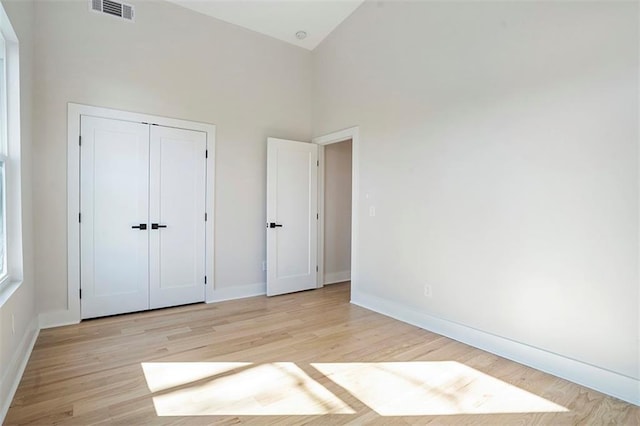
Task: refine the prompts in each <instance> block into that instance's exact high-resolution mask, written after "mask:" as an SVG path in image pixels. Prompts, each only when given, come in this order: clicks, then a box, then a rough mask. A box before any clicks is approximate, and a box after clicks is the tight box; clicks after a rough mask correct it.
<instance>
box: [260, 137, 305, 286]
mask: <svg viewBox="0 0 640 426" xmlns="http://www.w3.org/2000/svg"><path fill="white" fill-rule="evenodd" d="M317 161H318V147H317V145H314V144H310V143H305V142H296V141H287V140H282V139H274V138H269V139H268V140H267V226H268V227H267V295H269V296H273V295H277V294H283V293H291V292H294V291H301V290H308V289H311V288H316V287H317V274H316V265H317V192H318V190H317V188H318V168H317ZM270 223H274V224H277V225H282V226H281V227H279V226H278V227H274V228H271V227H269V224H270Z"/></svg>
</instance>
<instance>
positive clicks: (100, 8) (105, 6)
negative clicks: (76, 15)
mask: <svg viewBox="0 0 640 426" xmlns="http://www.w3.org/2000/svg"><path fill="white" fill-rule="evenodd" d="M89 7H90V8H91V10H93V11H94V12H100V13H106V14H107V15H111V16H115V17H117V18H122V19H126V20H127V21H131V22H133V21H134V17H135V14H134V10H133V6H131V5H130V4H126V3H120V2H118V1H113V0H89Z"/></svg>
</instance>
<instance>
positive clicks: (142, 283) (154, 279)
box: [80, 116, 207, 318]
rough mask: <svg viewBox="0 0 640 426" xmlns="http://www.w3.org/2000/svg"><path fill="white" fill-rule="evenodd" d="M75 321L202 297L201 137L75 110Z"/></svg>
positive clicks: (203, 169)
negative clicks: (77, 164) (77, 213)
mask: <svg viewBox="0 0 640 426" xmlns="http://www.w3.org/2000/svg"><path fill="white" fill-rule="evenodd" d="M80 127H81V130H80V133H81V146H80V212H81V217H80V246H81V247H80V263H81V266H80V287H81V290H80V291H81V301H80V302H81V312H82V318H94V317H100V316H106V315H114V314H121V313H126V312H135V311H142V310H147V309H156V308H163V307H167V306H176V305H183V304H188V303H195V302H202V301H204V297H205V281H206V278H205V270H206V269H205V262H206V258H205V220H206V218H205V202H206V172H207V170H206V158H205V157H206V149H207V141H206V134H205V133H203V132H199V131H193V130H185V129H176V128H170V127H162V126H157V125H149V124H144V123H135V122H128V121H119V120H112V119H105V118H97V117H90V116H82V117H81V126H80Z"/></svg>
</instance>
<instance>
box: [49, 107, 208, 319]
mask: <svg viewBox="0 0 640 426" xmlns="http://www.w3.org/2000/svg"><path fill="white" fill-rule="evenodd" d="M82 115H85V116H93V117H101V118H111V119H115V120H123V121H132V122H139V123H149V124H158V125H161V126H165V127H176V128H179V129H186V130H197V131H201V132H204V133H206V135H207V152H208V156H207V176H206V203H205V206H206V211H207V222H206V226H205V234H206V246H205V255H206V259H207V262H206V273H207V285H206V291H205V302H207V303H210V302H212V301H213V299H214V288H215V287H214V286H215V283H214V199H215V198H214V189H215V133H216V126H215V125H213V124H208V123H200V122H195V121H187V120H179V119H173V118H167V117H160V116H155V115H149V114H140V113H135V112H127V111H121V110H115V109H110V108H101V107H94V106H89V105H82V104H76V103H69V104H68V105H67V274H68V275H67V309H66V310H62V311H57V312H52V313H48V314H46V316H43V318H42V319H41V323H42V325H43V326H44V327H54V326H59V325H66V324H77V323H79V322H80V226H79V222H78V220H79V213H80V145H79V141H80V117H81V116H82Z"/></svg>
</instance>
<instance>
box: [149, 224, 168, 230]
mask: <svg viewBox="0 0 640 426" xmlns="http://www.w3.org/2000/svg"><path fill="white" fill-rule="evenodd" d="M166 227H167V225H159V224H157V223H152V224H151V229H158V228H166Z"/></svg>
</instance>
